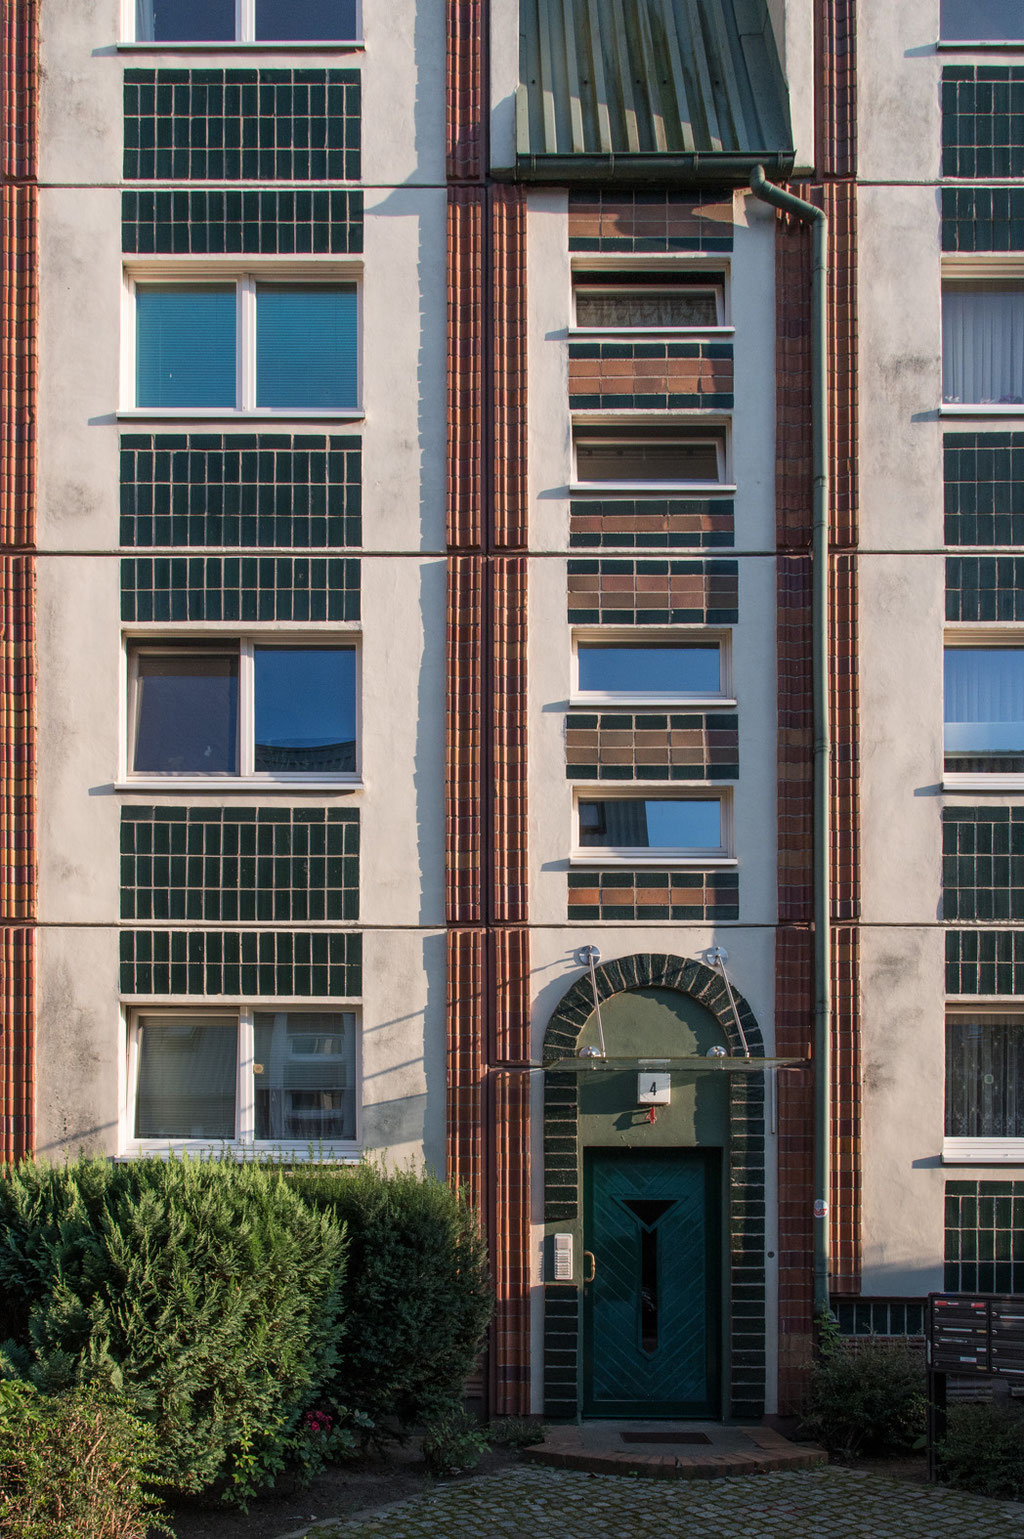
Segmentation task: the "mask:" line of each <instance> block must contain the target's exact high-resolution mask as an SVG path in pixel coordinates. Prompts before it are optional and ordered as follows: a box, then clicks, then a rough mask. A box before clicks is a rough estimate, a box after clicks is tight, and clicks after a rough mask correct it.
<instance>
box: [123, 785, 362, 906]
mask: <svg viewBox="0 0 1024 1539" xmlns="http://www.w3.org/2000/svg"><path fill="white" fill-rule="evenodd" d="M121 918H122V919H134V920H165V919H184V920H195V921H199V922H207V923H220V924H233V923H237V922H239V921H246V920H253V921H262V922H263V923H272V922H276V923H281V924H302V923H307V922H309V921H311V920H342V921H343V920H354V919H358V918H359V813H358V811H356V810H355V809H354V808H347V807H344V808H335V807H331V808H327V809H325V808H323V807H310V808H305V807H280V808H279V807H126V808H125V809H124V810H123V811H122V813H121Z"/></svg>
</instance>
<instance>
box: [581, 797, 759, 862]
mask: <svg viewBox="0 0 1024 1539" xmlns="http://www.w3.org/2000/svg"><path fill="white" fill-rule="evenodd" d="M611 801H617V802H618V801H622V802H627V801H631V802H635V801H674V802H687V801H690V802H692V801H702V802H703V801H717V802H718V803H720V805H721V817H722V843H721V845H720V846H719V847H718V848H717V849H699V848H686V847H683V848H668V847H664V848H663V847H659V848H657V849H651V848H650V847H649V846H628V845H627V846H613V847H609V848H605V849H600V848H596V847H595V846H594V845H583V844H581V842H580V804H581V803H582V802H611ZM572 822H573V849H572V853H571V854H570V857H569V864H570V865H571V866H589V867H600V866H616V865H618V866H735V865H738V864H739V862H738V861H737V859H736V857H735V855H734V854H733V853H732V852H733V849H734V826H733V805H732V789H731V787H725V786H722V785H721V784H720V782H718V781H715V782H714V783H713V785H700V786H698V785H695V784H692V783H691V782H687V791H685V792H682V791H678V790H677V789H676V786H675V785H674V784H672V783H666V782H665V781H663V780H658V781H647V782H640V783H637V782H632V783H631V784H630V786H629V788H628V789H627V788H625V787H622V788H619V787H618V786H616V787H615V788H614V789H613V788H612V786H611V785H608V786H606V785H605V784H604V783H603V782H594V781H587V782H586V783H585V784H582V785H577V786H574V787H573V805H572Z"/></svg>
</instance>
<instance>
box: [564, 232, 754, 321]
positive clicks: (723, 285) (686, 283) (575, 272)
mask: <svg viewBox="0 0 1024 1539" xmlns="http://www.w3.org/2000/svg"><path fill="white" fill-rule="evenodd" d="M630 271H632V272H634V273H636V274H638V275H639V274H641V273H643V274H644V275H645V276H646V275H655V274H656V275H657V276H659V277H661V278H663V279H664V287H665V288H666V289H673V288H680V287H691V288H693V289H697V290H702V291H710V292H712V293H713V294H714V295H715V307H716V312H717V319H716V322H715V324H714V325H712V326H625V325H623V326H585V325H581V324H577V322H576V296H577V294H578V293H579V292H580V290H581V289H586V288H587V287H588V286H592V287H593V288H595V289H599V290H601V291H603V292H605V293H608V292H617V293H623V294H626V293H646V292H649V291H650V289H651V288H656V287H657V284H652V283H633V284H631V283H630V282H629V281H628V278H627V277H626V274H627V273H628V272H630ZM612 274H614V275H615V276H616V278H619V279H621V281H619V282H615V283H610V282H609V281H608V280H609V277H610V275H612ZM571 277H572V284H571V289H572V292H571V301H570V302H571V310H570V314H571V315H572V318H573V319H572V324H571V325H570V327H569V335H570V337H574V336H575V337H606V336H627V337H636V336H666V335H667V336H684V337H685V336H697V337H703V336H718V337H732V336H734V335H735V333H736V328H735V327H734V326H733V325H732V324H731V323H730V319H729V317H730V309H729V267H728V264H723V263H721V262H719V261H713V260H711V259H709V258H705V259H704V260H703V261H701V262H699V263H689V262H688V263H685V264H684V263H682V262H679V261H669V262H666V261H665V260H662V261H654V262H650V261H648V262H644V261H642V260H638V259H637V258H635V257H633V256H632V255H630V254H629V253H627V252H623V253H622V255H621V256H620V257H619V259H618V260H617V261H615V262H614V263H612V262H611V261H610V260H605V261H604V262H603V263H599V262H597V261H591V260H588V261H585V262H583V261H578V262H574V263H573V265H572V275H571ZM588 280H590V283H589V285H588Z"/></svg>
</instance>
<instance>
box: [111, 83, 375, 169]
mask: <svg viewBox="0 0 1024 1539" xmlns="http://www.w3.org/2000/svg"><path fill="white" fill-rule="evenodd" d="M359 90H360V87H359V72H358V71H357V70H351V69H330V70H324V69H261V70H255V69H191V70H190V69H128V70H125V75H124V176H125V179H126V180H127V181H151V180H153V179H154V178H155V179H157V180H159V181H198V182H203V181H212V182H219V181H227V182H237V181H260V182H275V181H284V182H354V181H358V180H359V175H360V169H359V145H360V123H359V114H360V100H359Z"/></svg>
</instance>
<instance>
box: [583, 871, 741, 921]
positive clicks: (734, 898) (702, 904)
mask: <svg viewBox="0 0 1024 1539" xmlns="http://www.w3.org/2000/svg"><path fill="white" fill-rule="evenodd" d="M739 885H740V879H739V873H738V872H736V871H692V870H689V869H688V870H685V871H654V870H651V871H648V870H641V871H633V870H628V869H627V870H622V869H614V868H612V869H608V870H593V871H570V872H569V912H568V917H569V919H570V920H574V921H577V922H579V923H584V924H585V923H587V922H588V921H590V920H594V919H615V920H624V921H631V920H641V921H648V922H656V921H659V920H672V921H674V922H676V923H679V924H689V923H692V924H702V923H705V922H710V921H711V920H716V919H738V918H739Z"/></svg>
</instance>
